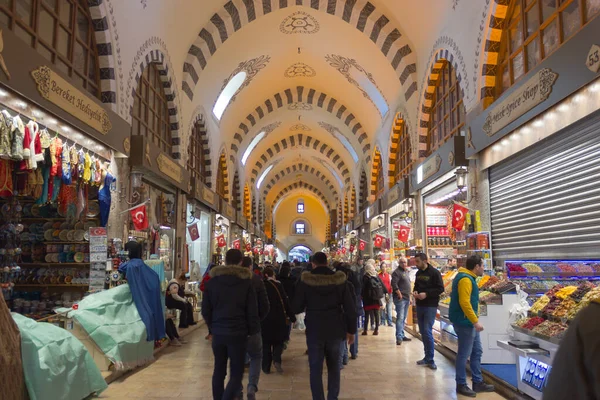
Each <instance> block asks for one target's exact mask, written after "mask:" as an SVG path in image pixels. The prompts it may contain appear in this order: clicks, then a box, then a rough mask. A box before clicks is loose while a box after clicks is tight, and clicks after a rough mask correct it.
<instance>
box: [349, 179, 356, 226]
mask: <svg viewBox="0 0 600 400" xmlns="http://www.w3.org/2000/svg"><path fill="white" fill-rule="evenodd" d="M350 215H352V218H355V217H356V189H355V188H354V184H351V185H350Z"/></svg>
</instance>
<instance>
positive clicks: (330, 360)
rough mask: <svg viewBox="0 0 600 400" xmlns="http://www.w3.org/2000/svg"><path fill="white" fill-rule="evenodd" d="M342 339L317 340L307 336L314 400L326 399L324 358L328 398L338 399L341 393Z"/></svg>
mask: <svg viewBox="0 0 600 400" xmlns="http://www.w3.org/2000/svg"><path fill="white" fill-rule="evenodd" d="M341 343H342V339H331V340H316V339H310V338H308V337H307V339H306V344H307V345H308V364H309V366H310V391H311V392H312V397H313V400H325V391H324V390H323V360H325V362H326V363H327V400H337V398H338V396H339V394H340V369H341V365H340V348H341Z"/></svg>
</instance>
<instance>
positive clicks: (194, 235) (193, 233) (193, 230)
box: [187, 223, 200, 242]
mask: <svg viewBox="0 0 600 400" xmlns="http://www.w3.org/2000/svg"><path fill="white" fill-rule="evenodd" d="M187 228H188V232H189V234H190V238H191V239H192V242H193V241H196V240H198V238H200V233H199V232H198V223H195V224H193V225H190V226H188V227H187Z"/></svg>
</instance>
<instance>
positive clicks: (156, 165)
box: [128, 135, 191, 280]
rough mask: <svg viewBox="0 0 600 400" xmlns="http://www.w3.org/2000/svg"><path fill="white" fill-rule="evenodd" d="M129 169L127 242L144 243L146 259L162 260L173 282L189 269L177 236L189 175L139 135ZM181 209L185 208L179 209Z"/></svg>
mask: <svg viewBox="0 0 600 400" xmlns="http://www.w3.org/2000/svg"><path fill="white" fill-rule="evenodd" d="M129 166H130V177H131V185H130V198H131V201H130V204H133V206H132V209H131V210H130V211H133V212H130V214H131V216H132V219H131V224H130V229H129V232H128V238H129V239H130V240H137V241H138V242H140V243H142V245H143V249H144V250H143V251H144V253H143V254H144V255H145V258H148V259H150V258H152V259H156V258H158V259H159V260H161V261H162V262H163V263H164V269H165V275H166V279H168V280H170V279H173V277H175V275H176V273H177V272H180V271H183V270H187V267H188V265H187V262H185V263H184V261H186V260H184V258H185V257H184V246H185V244H186V242H185V240H184V237H183V235H178V228H179V227H180V226H179V224H178V219H177V217H176V216H177V215H178V213H181V214H186V213H185V211H186V209H187V204H186V203H185V196H184V194H185V193H187V192H190V191H191V188H190V187H188V184H189V182H190V180H189V173H188V171H187V170H185V169H184V168H183V167H181V166H180V165H179V164H178V163H177V162H176V161H174V160H173V159H172V158H171V157H170V156H168V155H167V154H166V153H164V152H162V151H161V150H160V149H159V148H158V147H157V146H152V145H151V144H150V142H149V141H148V139H147V138H146V137H144V136H139V135H136V136H131V157H130V159H129ZM180 199H183V201H180ZM179 206H180V207H182V208H183V207H185V208H183V209H178V207H179ZM142 217H143V218H142ZM181 229H183V227H181ZM184 264H185V267H184Z"/></svg>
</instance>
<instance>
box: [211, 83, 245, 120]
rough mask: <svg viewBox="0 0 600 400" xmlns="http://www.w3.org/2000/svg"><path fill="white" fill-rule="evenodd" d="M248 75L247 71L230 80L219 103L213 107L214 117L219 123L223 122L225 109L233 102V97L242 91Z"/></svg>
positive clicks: (218, 99) (220, 95)
mask: <svg viewBox="0 0 600 400" xmlns="http://www.w3.org/2000/svg"><path fill="white" fill-rule="evenodd" d="M247 75H248V74H247V73H246V71H241V72H238V73H237V74H236V75H234V76H233V77H232V78H231V79H230V80H229V82H227V85H225V87H224V88H223V90H222V91H221V94H219V97H218V98H217V102H216V103H215V105H214V107H213V115H214V116H215V117H216V118H217V119H218V120H219V121H220V120H221V117H222V116H223V113H224V112H225V109H226V108H227V106H228V105H229V103H230V102H231V99H232V98H233V96H234V95H235V94H236V93H237V91H238V90H239V89H240V87H242V85H243V84H244V82H245V81H246V76H247Z"/></svg>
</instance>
